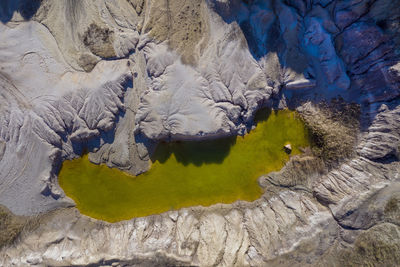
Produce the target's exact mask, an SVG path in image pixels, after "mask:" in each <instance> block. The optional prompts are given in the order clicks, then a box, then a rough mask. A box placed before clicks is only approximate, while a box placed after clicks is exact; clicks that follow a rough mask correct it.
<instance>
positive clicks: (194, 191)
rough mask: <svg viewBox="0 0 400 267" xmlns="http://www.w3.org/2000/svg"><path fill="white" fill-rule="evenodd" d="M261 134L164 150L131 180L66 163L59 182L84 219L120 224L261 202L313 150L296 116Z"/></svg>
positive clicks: (274, 117) (271, 116) (267, 124)
mask: <svg viewBox="0 0 400 267" xmlns="http://www.w3.org/2000/svg"><path fill="white" fill-rule="evenodd" d="M256 121H257V122H258V124H257V127H256V129H254V130H252V131H251V132H250V133H249V134H247V135H245V136H243V137H241V136H239V137H231V138H224V139H218V140H212V141H201V142H173V143H160V144H159V145H158V147H157V149H156V152H155V153H154V155H153V157H152V166H151V168H150V170H149V171H148V172H147V173H144V174H142V175H139V176H136V177H135V176H130V175H128V174H126V173H124V172H122V171H120V170H118V169H110V168H108V167H107V166H105V165H95V164H92V163H90V162H89V160H88V158H87V156H84V157H82V158H79V159H75V160H72V161H66V162H64V164H63V167H62V169H61V172H60V174H59V183H60V185H61V187H62V188H63V189H64V191H65V193H66V195H67V196H69V197H71V198H72V199H73V200H74V201H75V202H76V204H77V208H78V209H79V210H80V211H81V213H83V214H86V215H88V216H91V217H94V218H97V219H101V220H105V221H109V222H116V221H120V220H125V219H130V218H133V217H142V216H148V215H152V214H158V213H162V212H165V211H168V210H174V209H180V208H183V207H190V206H197V205H202V206H209V205H212V204H216V203H233V202H235V201H237V200H245V201H254V200H256V199H257V198H259V197H260V196H261V195H262V194H263V190H262V189H261V188H260V187H259V185H258V183H257V179H258V178H259V177H260V176H261V175H263V174H266V173H268V172H271V171H277V170H279V169H280V168H282V166H283V165H284V164H285V162H286V161H287V160H288V159H289V156H288V155H287V153H286V152H285V150H284V149H283V146H284V145H285V144H287V143H290V144H291V146H292V149H293V150H292V155H293V154H298V153H300V151H299V148H301V147H306V146H308V145H309V138H308V133H307V130H306V127H305V126H304V124H303V122H302V121H301V120H300V119H299V118H298V116H297V114H296V113H295V112H293V111H289V110H283V111H277V112H269V111H265V110H264V111H263V113H262V114H261V116H260V114H259V116H258V118H256Z"/></svg>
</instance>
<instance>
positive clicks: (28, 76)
mask: <svg viewBox="0 0 400 267" xmlns="http://www.w3.org/2000/svg"><path fill="white" fill-rule="evenodd" d="M199 3H200V4H194V3H192V2H190V1H180V0H174V1H158V0H157V1H156V0H146V1H137V0H130V1H126V0H118V1H103V0H96V1H86V0H84V1H50V0H42V1H32V2H30V1H25V0H19V1H8V0H7V1H3V2H2V3H1V4H0V21H1V22H2V23H0V32H1V34H2V41H1V43H0V88H1V94H0V103H1V105H0V170H1V171H0V204H2V205H5V206H6V207H7V208H8V209H10V210H11V212H13V213H15V214H17V215H34V214H38V213H40V212H46V211H49V210H54V209H56V208H61V207H70V206H73V205H74V203H73V202H72V201H71V200H69V199H68V198H66V197H65V195H64V193H63V192H62V190H61V189H60V188H59V186H58V183H57V172H58V170H59V167H60V164H61V162H62V160H65V159H70V158H74V157H77V156H79V155H80V154H81V152H82V150H83V149H88V150H89V151H91V152H92V153H90V156H89V158H90V159H91V161H93V162H96V163H102V162H104V163H107V165H108V166H111V167H119V168H121V169H123V170H125V171H128V172H130V173H132V174H138V173H141V172H144V171H146V170H147V169H148V159H149V157H148V154H149V152H150V153H151V151H152V149H153V147H154V144H155V143H156V142H157V140H174V139H201V138H212V137H219V136H226V135H234V134H244V133H246V132H247V131H248V129H250V128H251V124H252V119H253V116H254V113H255V111H256V110H258V109H259V108H261V107H264V106H269V107H274V108H283V107H287V106H289V107H292V108H296V109H297V110H298V112H299V113H300V114H303V117H304V119H305V121H306V123H308V124H309V125H310V126H311V127H314V128H315V129H316V130H317V131H318V129H322V132H321V133H322V135H323V137H324V138H325V139H324V140H325V141H327V142H328V143H326V142H325V143H324V144H329V142H334V143H333V146H331V147H333V148H337V147H339V148H343V149H345V150H344V151H345V152H346V151H347V152H348V151H350V152H351V147H352V148H353V153H347V152H346V153H345V154H346V157H343V158H340V160H338V161H336V162H335V164H332V166H331V168H330V169H328V168H324V167H323V168H322V169H323V171H321V172H317V173H315V172H312V171H311V172H310V171H309V170H308V169H307V168H308V167H307V166H309V165H307V160H309V159H307V158H303V159H300V161H301V162H300V163H296V161H295V159H293V162H291V163H289V164H288V165H287V166H286V167H285V169H283V170H282V171H281V172H278V173H274V174H270V175H266V176H265V177H262V178H260V184H261V185H262V186H264V187H265V190H266V192H265V194H264V195H263V197H262V198H260V199H259V200H257V201H255V202H252V203H245V202H237V203H234V204H232V205H215V206H212V207H209V208H202V207H193V208H188V209H182V210H180V211H174V212H166V213H163V214H161V215H156V216H150V217H145V218H137V219H132V220H129V221H124V222H120V223H117V224H106V223H104V222H100V221H96V220H93V219H90V218H87V217H85V216H82V215H80V214H79V213H78V212H77V210H76V209H74V208H66V209H60V210H58V211H55V212H54V214H52V215H51V216H50V215H49V216H48V218H47V219H46V220H43V221H42V222H41V224H40V225H39V226H37V228H36V229H34V230H32V231H29V232H25V233H23V234H21V236H20V238H19V239H18V242H16V243H15V244H14V245H12V246H6V247H4V248H2V249H1V251H0V259H1V260H0V264H2V265H5V266H9V265H12V264H14V265H33V264H42V265H90V264H97V265H100V264H103V265H112V264H113V265H114V266H116V265H122V266H123V265H125V266H126V265H128V266H129V265H132V266H135V265H138V266H140V265H142V266H143V265H165V264H170V265H202V266H211V265H225V266H232V265H237V266H243V265H268V264H271V265H283V266H287V265H301V266H304V265H322V264H323V265H334V264H344V265H346V264H349V265H351V264H363V263H365V264H368V263H372V264H387V265H393V264H396V263H397V262H398V260H399V259H398V257H397V256H396V255H398V253H397V252H396V251H398V247H399V242H400V241H399V238H398V237H399V225H400V221H399V212H400V210H399V207H400V205H399V197H398V181H399V178H400V177H399V173H400V167H399V155H400V106H399V101H400V100H399V95H400V60H399V56H400V49H399V47H400V39H399V36H400V2H399V1H397V0H396V1H389V0H357V1H353V0H348V1H335V0H321V1H310V0H307V1H295V0H293V1H292V0H290V1H266V0H259V1H239V0H232V1H228V0H207V1H199ZM157 17H159V18H160V19H158V20H157V19H156V18H157ZM196 25H198V27H197V26H196ZM166 32H167V33H168V34H166ZM338 95H340V96H341V97H343V98H344V100H345V101H347V102H356V103H358V104H359V105H360V127H357V126H356V127H354V128H351V127H347V126H346V125H344V126H346V127H347V128H346V127H344V128H342V126H343V125H342V126H341V125H340V124H341V123H342V122H341V121H340V119H339V120H336V121H335V120H334V119H332V117H329V116H327V114H326V113H324V112H321V110H320V109H319V107H318V104H317V103H318V102H319V101H321V100H325V99H327V100H329V99H330V98H332V97H336V96H338ZM334 111H335V110H334ZM328 115H329V114H328ZM321 118H322V120H323V121H324V122H326V123H325V124H321V122H320V120H321ZM325 126H326V128H324V127H325ZM329 126H330V127H329ZM321 127H322V128H321ZM356 128H359V129H358V130H359V131H357V129H356ZM335 129H341V132H340V133H341V134H343V137H344V138H346V137H350V139H347V138H346V140H348V141H349V142H346V144H347V146H346V147H341V146H340V145H337V144H335V143H338V142H340V141H341V140H338V139H334V138H333V139H332V138H330V137H332V136H331V135H329V131H331V130H335ZM351 131H352V134H349V133H350V132H351ZM328 147H329V146H328ZM323 148H324V147H322V151H323ZM339 151H341V150H339ZM323 154H324V153H322V155H323ZM308 156H309V155H308ZM313 156H315V155H312V156H310V157H313ZM334 156H335V157H334V158H335V159H336V156H337V155H334ZM331 162H332V161H331ZM315 163H316V164H317V163H318V162H315ZM325 163H326V162H325ZM321 164H322V163H321ZM299 166H300V167H299ZM302 166H305V170H304V169H303V167H302ZM292 167H293V168H301V170H302V172H299V173H301V177H300V176H299V175H298V176H293V175H292V174H293V171H292V170H290V168H292ZM311 168H312V169H314V168H320V165H318V164H317V165H316V166H312V167H311ZM303 170H304V171H303ZM315 244H318V245H315ZM376 247H379V248H380V249H381V250H379V251H380V252H381V253H380V254H379V255H378V254H376V255H375V254H374V253H375V251H376V249H371V248H376ZM396 249H397V250H396ZM99 251H101V252H99ZM390 251H393V253H390ZM343 255H344V256H345V257H346V258H347V257H348V259H349V260H351V261H352V262H350V263H345V262H343V257H342V256H343Z"/></svg>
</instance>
